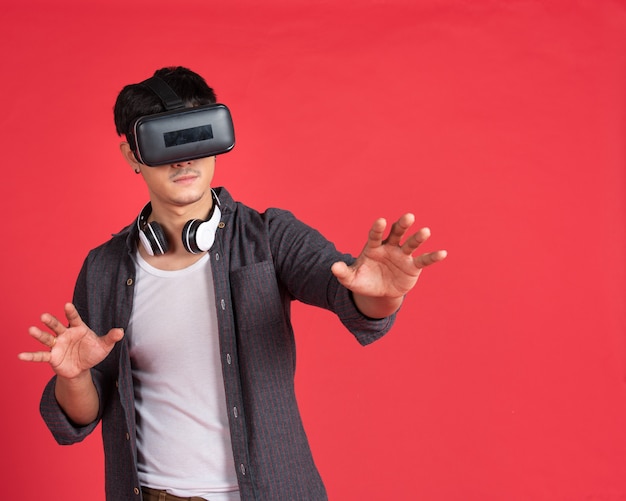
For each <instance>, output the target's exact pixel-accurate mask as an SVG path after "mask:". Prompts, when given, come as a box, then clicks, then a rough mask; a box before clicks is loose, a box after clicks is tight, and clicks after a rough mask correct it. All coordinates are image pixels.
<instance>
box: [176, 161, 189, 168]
mask: <svg viewBox="0 0 626 501" xmlns="http://www.w3.org/2000/svg"><path fill="white" fill-rule="evenodd" d="M171 165H172V167H174V168H175V169H182V168H184V167H188V166H190V165H191V160H187V161H185V162H176V163H174V164H171Z"/></svg>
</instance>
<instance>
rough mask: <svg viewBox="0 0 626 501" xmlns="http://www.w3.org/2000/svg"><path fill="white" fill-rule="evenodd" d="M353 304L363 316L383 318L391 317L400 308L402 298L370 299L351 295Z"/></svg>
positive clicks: (354, 294)
mask: <svg viewBox="0 0 626 501" xmlns="http://www.w3.org/2000/svg"><path fill="white" fill-rule="evenodd" d="M352 297H353V298H354V304H356V307H357V308H358V309H359V311H360V312H361V313H363V315H365V316H366V317H369V318H385V317H388V316H390V315H393V314H394V313H395V312H396V311H398V309H399V308H400V306H401V305H402V301H403V300H404V297H403V296H401V297H397V298H390V297H372V296H364V295H362V294H356V293H353V294H352Z"/></svg>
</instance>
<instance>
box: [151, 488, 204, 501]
mask: <svg viewBox="0 0 626 501" xmlns="http://www.w3.org/2000/svg"><path fill="white" fill-rule="evenodd" d="M141 492H142V493H143V501H207V500H206V499H204V498H201V497H198V496H192V497H190V498H181V497H179V496H174V494H170V493H169V492H166V491H160V490H158V489H151V488H150V487H142V488H141Z"/></svg>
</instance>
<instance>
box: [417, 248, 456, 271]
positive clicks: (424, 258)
mask: <svg viewBox="0 0 626 501" xmlns="http://www.w3.org/2000/svg"><path fill="white" fill-rule="evenodd" d="M447 256H448V251H445V250H438V251H435V252H429V253H427V254H422V255H421V256H417V257H416V258H415V259H414V262H415V266H417V267H418V268H426V267H427V266H430V265H431V264H434V263H438V262H439V261H443V260H444V259H445V258H446V257H447Z"/></svg>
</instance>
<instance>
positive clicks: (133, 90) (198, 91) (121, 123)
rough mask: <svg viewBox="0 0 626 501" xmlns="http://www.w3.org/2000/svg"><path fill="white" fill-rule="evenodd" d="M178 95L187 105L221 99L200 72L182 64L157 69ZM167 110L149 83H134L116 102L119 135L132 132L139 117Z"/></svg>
mask: <svg viewBox="0 0 626 501" xmlns="http://www.w3.org/2000/svg"><path fill="white" fill-rule="evenodd" d="M153 76H155V77H159V78H161V79H163V80H165V82H166V83H167V84H168V85H169V86H170V87H171V88H172V89H173V90H174V92H176V94H178V96H179V97H180V98H181V99H182V100H183V103H185V106H186V107H188V108H191V107H193V106H201V105H204V104H214V103H216V102H217V98H216V96H215V92H214V91H213V89H212V88H211V87H209V86H208V85H207V83H206V81H205V80H204V78H202V77H201V76H200V75H198V74H197V73H194V72H193V71H191V70H190V69H187V68H184V67H182V66H168V67H166V68H161V69H160V70H157V71H155V72H154V75H153ZM163 111H165V106H163V103H162V102H161V99H160V98H159V97H158V96H157V95H156V94H155V93H154V92H153V91H152V90H150V89H149V88H148V87H146V86H145V85H141V84H140V83H138V84H130V85H127V86H126V87H124V88H123V89H122V90H121V91H120V93H119V95H118V96H117V99H116V101H115V106H114V107H113V116H114V120H115V129H116V131H117V134H118V135H119V136H121V135H125V136H126V138H128V137H129V135H132V127H133V124H134V123H135V120H137V119H138V118H139V117H143V116H146V115H154V114H155V113H161V112H163Z"/></svg>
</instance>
